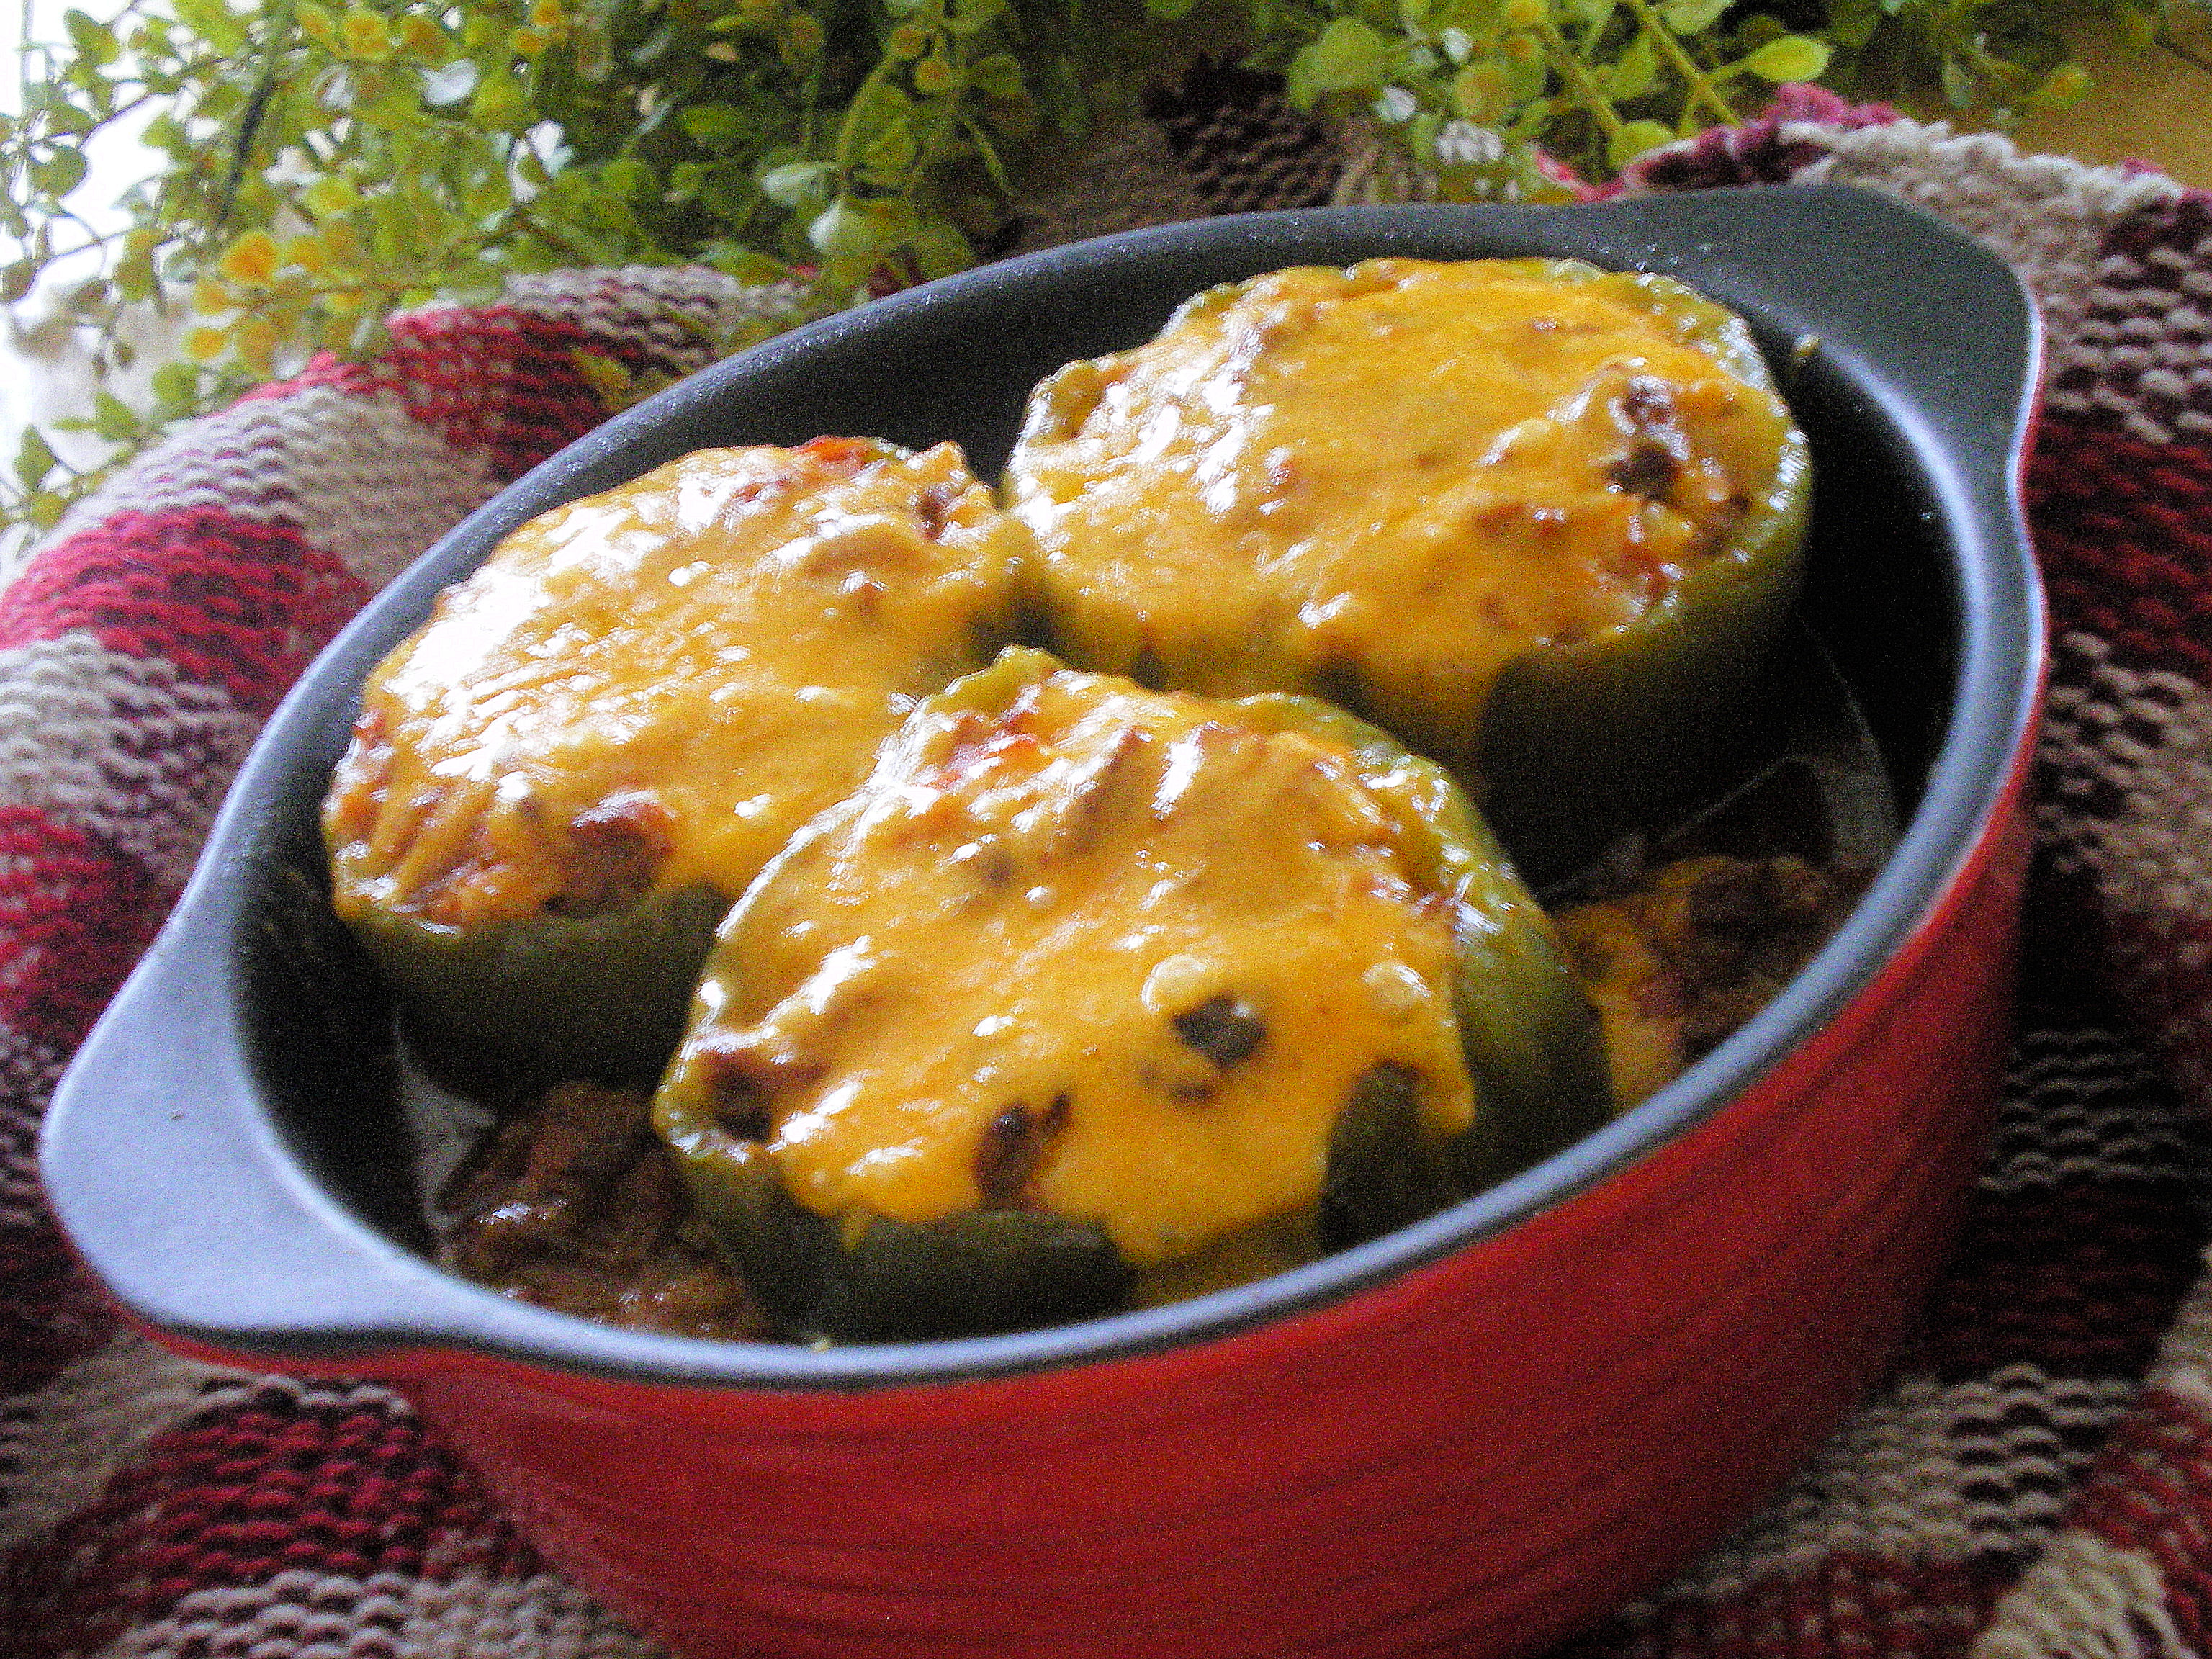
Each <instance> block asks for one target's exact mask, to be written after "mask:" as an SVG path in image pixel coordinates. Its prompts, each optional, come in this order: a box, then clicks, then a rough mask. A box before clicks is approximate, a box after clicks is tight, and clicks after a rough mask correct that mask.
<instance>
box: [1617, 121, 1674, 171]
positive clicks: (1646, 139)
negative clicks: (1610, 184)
mask: <svg viewBox="0 0 2212 1659" xmlns="http://www.w3.org/2000/svg"><path fill="white" fill-rule="evenodd" d="M1673 138H1674V133H1673V131H1671V130H1670V129H1669V128H1668V127H1667V126H1666V125H1664V124H1663V123H1662V122H1658V121H1631V122H1629V123H1628V124H1627V125H1626V126H1624V127H1622V128H1621V129H1620V131H1618V132H1616V133H1614V134H1613V136H1612V137H1610V138H1609V139H1607V141H1606V146H1605V159H1606V161H1607V162H1608V163H1610V164H1611V166H1612V167H1613V171H1614V172H1616V173H1618V172H1619V171H1620V169H1621V168H1623V167H1626V166H1627V165H1628V164H1629V163H1630V162H1631V161H1634V160H1635V159H1636V158H1637V157H1638V156H1639V155H1643V154H1644V151H1646V150H1648V149H1657V148H1658V147H1659V146H1660V145H1662V144H1664V143H1670V142H1671V141H1672V140H1673Z"/></svg>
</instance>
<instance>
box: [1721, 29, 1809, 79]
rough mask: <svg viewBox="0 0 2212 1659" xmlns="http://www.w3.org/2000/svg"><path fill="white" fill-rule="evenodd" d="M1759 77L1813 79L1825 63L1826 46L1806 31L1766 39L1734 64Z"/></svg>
mask: <svg viewBox="0 0 2212 1659" xmlns="http://www.w3.org/2000/svg"><path fill="white" fill-rule="evenodd" d="M1737 67H1738V68H1741V69H1742V70H1747V71H1748V72H1749V73H1751V74H1753V75H1756V76H1758V77H1759V79H1760V80H1762V81H1771V82H1775V83H1777V84H1780V83H1781V82H1784V81H1815V80H1818V79H1819V78H1820V71H1821V70H1825V69H1826V68H1827V67H1828V48H1827V47H1826V46H1824V45H1823V44H1821V43H1820V41H1818V40H1814V39H1813V37H1812V36H1811V35H1809V34H1785V35H1784V36H1782V37H1781V38H1780V39H1779V40H1769V41H1768V42H1767V43H1766V44H1765V46H1761V47H1760V48H1759V50H1758V51H1757V52H1753V53H1752V54H1751V56H1750V57H1748V58H1745V59H1743V60H1742V62H1741V64H1738V65H1737Z"/></svg>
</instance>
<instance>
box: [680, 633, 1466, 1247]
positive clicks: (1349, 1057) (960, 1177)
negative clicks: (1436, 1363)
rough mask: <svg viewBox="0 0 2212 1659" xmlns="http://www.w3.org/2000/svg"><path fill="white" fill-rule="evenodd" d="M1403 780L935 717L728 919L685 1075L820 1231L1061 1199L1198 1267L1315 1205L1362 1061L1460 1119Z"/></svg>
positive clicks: (1059, 686)
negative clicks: (827, 1226) (842, 1224)
mask: <svg viewBox="0 0 2212 1659" xmlns="http://www.w3.org/2000/svg"><path fill="white" fill-rule="evenodd" d="M1388 789H1389V781H1388V780H1387V779H1386V780H1383V781H1381V785H1380V789H1379V791H1378V790H1377V789H1370V787H1368V784H1367V783H1366V782H1365V781H1363V779H1362V777H1361V775H1360V774H1359V771H1358V766H1357V764H1356V763H1355V762H1354V761H1353V759H1352V756H1351V755H1350V754H1349V753H1348V752H1347V751H1346V750H1342V749H1340V748H1338V747H1335V746H1334V744H1331V743H1330V742H1328V741H1327V740H1325V739H1322V738H1316V737H1313V736H1310V735H1307V734H1305V733H1303V732H1296V731H1279V730H1269V729H1264V728H1263V727H1261V726H1255V725H1253V724H1240V721H1239V716H1238V711H1237V708H1236V707H1235V706H1234V705H1228V704H1220V703H1214V702H1207V701H1205V700H1200V699H1197V698H1193V697H1188V696H1176V695H1173V694H1156V693H1151V692H1146V691H1141V690H1138V689H1136V688H1135V687H1133V686H1131V685H1129V684H1127V682H1125V681H1121V680H1118V679H1109V678H1101V677H1093V676H1089V675H1081V674H1076V673H1073V672H1069V671H1057V672H1054V673H1051V674H1050V675H1049V676H1048V677H1045V678H1041V679H1039V680H1036V681H1035V682H1033V683H1032V684H1030V685H1029V686H1028V687H1027V689H1025V690H1024V691H1023V692H1022V693H1021V694H1020V695H1019V696H1018V697H1017V698H1015V699H1014V700H1013V701H1012V702H1011V704H1010V705H1009V706H1007V707H1006V708H1004V709H1003V711H1000V712H988V713H987V712H979V711H975V710H972V709H969V710H962V709H958V708H947V709H945V710H943V711H939V709H937V708H936V707H935V706H932V707H931V708H925V709H924V710H923V711H922V712H921V714H917V715H916V716H915V719H914V720H912V721H910V722H909V723H908V726H907V728H906V729H905V731H904V732H902V735H901V736H900V738H898V739H897V740H896V742H895V743H894V744H892V745H890V747H889V748H887V749H886V750H885V752H884V759H883V761H882V762H881V763H879V765H878V768H877V769H876V771H875V772H874V773H873V774H872V775H871V777H870V778H869V780H868V781H867V782H866V785H864V786H863V787H862V788H861V789H860V792H859V793H857V794H856V795H855V796H854V798H853V799H851V800H850V801H848V803H846V804H845V805H843V806H842V807H841V808H839V809H837V810H836V811H834V812H832V813H830V814H828V815H826V816H825V817H823V819H821V820H817V823H816V824H815V825H814V826H813V827H812V828H811V829H810V830H808V831H807V832H806V833H805V834H803V835H802V836H800V837H799V839H798V840H797V841H796V842H793V846H792V848H790V850H789V851H787V853H786V854H784V855H783V857H782V858H781V859H780V860H778V861H777V863H776V864H775V865H774V866H771V868H770V870H769V872H768V873H767V874H765V875H764V876H763V878H762V880H761V881H760V882H759V883H758V884H756V885H755V887H754V888H753V889H752V890H751V891H750V893H749V894H748V895H747V896H746V898H745V901H744V903H743V904H742V905H741V906H740V907H739V908H738V910H737V911H736V912H733V913H732V916H731V917H730V919H729V921H728V922H727V923H726V926H725V928H724V931H723V935H722V939H721V942H720V947H719V949H718V951H717V957H716V964H718V965H717V966H712V967H710V970H709V973H708V978H707V980H706V982H705V984H704V985H703V987H702V990H701V993H700V995H699V998H698V1000H697V1002H696V1004H695V1007H696V1010H697V1011H698V1014H699V1018H698V1020H697V1022H696V1023H695V1025H694V1029H693V1032H692V1035H691V1036H690V1038H689V1039H688V1040H687V1042H686V1045H685V1048H684V1051H683V1052H682V1053H681V1054H679V1055H678V1060H677V1062H676V1065H677V1067H678V1072H677V1073H675V1074H674V1075H675V1076H676V1077H677V1078H678V1079H680V1078H681V1075H682V1073H683V1071H684V1068H687V1067H692V1066H703V1067H705V1068H707V1071H706V1076H705V1079H704V1084H705V1088H706V1090H707V1091H708V1092H707V1094H706V1095H705V1097H706V1098H708V1099H711V1100H712V1101H714V1103H715V1104H714V1110H715V1112H716V1114H717V1115H718V1116H719V1118H720V1121H722V1122H723V1123H724V1124H726V1126H728V1127H732V1128H733V1129H736V1130H738V1132H739V1133H743V1134H747V1135H750V1136H752V1137H755V1138H757V1139H762V1140H764V1141H765V1142H766V1143H767V1147H768V1151H769V1152H770V1153H771V1155H772V1156H773V1157H774V1158H775V1159H776V1160H777V1161H778V1163H779V1164H780V1166H781V1171H782V1174H783V1176H784V1180H785V1184H786V1185H787V1188H789V1190H790V1191H791V1192H792V1194H793V1196H794V1197H796V1198H797V1199H798V1200H799V1202H801V1203H802V1204H805V1205H806V1206H810V1207H811V1208H813V1209H815V1210H816V1211H817V1212H822V1213H824V1214H828V1215H831V1216H839V1217H843V1218H847V1219H848V1221H850V1220H851V1219H853V1218H858V1217H861V1216H865V1215H867V1214H873V1215H878V1216H883V1217H888V1218H893V1219H897V1220H903V1221H915V1222H919V1221H926V1220H932V1219H935V1218H940V1217H944V1216H947V1215H951V1214H955V1213H958V1212H964V1211H967V1210H969V1209H972V1208H975V1207H977V1206H987V1207H1000V1208H1005V1207H1013V1208H1042V1209H1046V1210H1049V1211H1052V1212H1055V1213H1058V1214H1060V1215H1064V1216H1067V1217H1070V1218H1078V1219H1082V1220H1085V1221H1094V1220H1095V1221H1097V1222H1100V1223H1102V1224H1103V1225H1104V1227H1105V1228H1106V1230H1107V1231H1108V1233H1109V1236H1110V1237H1112V1239H1113V1241H1114V1243H1115V1245H1116V1247H1117V1248H1118V1249H1119V1250H1120V1251H1121V1255H1122V1256H1123V1257H1124V1259H1125V1260H1127V1261H1128V1262H1130V1263H1131V1264H1132V1265H1133V1266H1135V1267H1150V1266H1153V1265H1155V1264H1158V1263H1162V1262H1169V1261H1176V1260H1178V1259H1181V1258H1184V1257H1187V1256H1188V1255H1191V1254H1193V1253H1194V1252H1195V1251H1198V1250H1200V1249H1205V1248H1206V1247H1207V1246H1209V1245H1211V1244H1212V1243H1215V1242H1217V1241H1219V1240H1222V1239H1224V1238H1228V1237H1233V1236H1235V1235H1237V1234H1238V1233H1239V1232H1240V1231H1242V1230H1244V1229H1248V1228H1251V1227H1254V1226H1255V1225H1260V1224H1263V1223H1266V1222H1267V1221H1269V1220H1270V1219H1271V1218H1279V1217H1283V1216H1285V1215H1286V1214H1290V1213H1293V1212H1297V1210H1298V1208H1299V1206H1310V1205H1311V1204H1312V1203H1313V1201H1314V1200H1315V1199H1316V1196H1317V1194H1319V1192H1320V1189H1321V1187H1322V1179H1323V1175H1324V1171H1325V1166H1326V1162H1327V1157H1328V1140H1329V1134H1330V1131H1331V1129H1332V1127H1333V1126H1334V1123H1335V1121H1336V1119H1337V1117H1338V1115H1340V1112H1341V1111H1342V1110H1343V1109H1344V1107H1345V1105H1346V1102H1347V1100H1348V1098H1349V1097H1351V1095H1352V1091H1353V1086H1354V1085H1355V1084H1356V1083H1357V1082H1358V1079H1360V1078H1361V1077H1362V1076H1363V1075H1364V1074H1365V1073H1368V1072H1369V1071H1370V1069H1371V1068H1374V1067H1376V1066H1393V1067H1398V1068H1402V1069H1403V1071H1404V1072H1405V1073H1407V1074H1409V1075H1410V1076H1411V1078H1412V1079H1413V1080H1414V1082H1413V1086H1414V1089H1415V1092H1416V1099H1417V1103H1418V1109H1419V1112H1420V1114H1421V1115H1422V1119H1423V1123H1424V1127H1425V1129H1427V1130H1428V1131H1430V1132H1432V1133H1434V1134H1435V1136H1436V1137H1437V1139H1443V1138H1444V1137H1446V1136H1449V1135H1450V1134H1452V1133H1456V1132H1458V1131H1459V1130H1462V1129H1463V1128H1465V1127H1467V1125H1468V1122H1469V1121H1470V1120H1471V1115H1472V1112H1473V1109H1474V1106H1473V1099H1472V1092H1471V1088H1470V1085H1469V1083H1468V1076H1467V1071H1466V1063H1465V1060H1464V1057H1463V1055H1462V1052H1461V1048H1460V1043H1459V1037H1458V1032H1457V1027H1456V1024H1455V1019H1454V1017H1453V1013H1452V1006H1451V1005H1452V990H1453V984H1454V972H1455V943H1454V920H1455V918H1454V906H1453V903H1452V902H1451V901H1450V899H1449V897H1448V896H1445V895H1443V894H1441V893H1438V892H1437V891H1435V890H1431V889H1430V888H1428V887H1426V886H1425V885H1424V884H1423V883H1422V882H1421V881H1419V879H1417V878H1416V877H1415V876H1414V874H1413V866H1412V864H1411V863H1410V862H1409V858H1408V854H1407V839H1408V837H1407V831H1406V830H1405V829H1404V828H1403V823H1402V820H1401V819H1400V818H1398V817H1394V816H1393V814H1392V813H1391V812H1390V811H1388V810H1386V806H1385V804H1384V802H1385V799H1386V798H1387V793H1388ZM678 1086H682V1085H681V1084H680V1083H679V1084H678Z"/></svg>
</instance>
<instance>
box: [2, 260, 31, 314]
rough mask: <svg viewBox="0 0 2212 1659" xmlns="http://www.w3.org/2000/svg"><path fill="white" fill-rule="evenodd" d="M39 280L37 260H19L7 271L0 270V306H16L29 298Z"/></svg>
mask: <svg viewBox="0 0 2212 1659" xmlns="http://www.w3.org/2000/svg"><path fill="white" fill-rule="evenodd" d="M38 280H39V267H38V264H37V262H36V261H35V260H31V259H17V260H15V261H13V262H12V263H11V264H9V265H8V266H7V268H6V269H5V270H0V305H10V306H12V305H14V304H15V303H16V302H17V301H20V300H22V299H25V298H27V296H28V295H29V294H30V292H31V289H33V288H34V287H35V286H36V285H37V283H38Z"/></svg>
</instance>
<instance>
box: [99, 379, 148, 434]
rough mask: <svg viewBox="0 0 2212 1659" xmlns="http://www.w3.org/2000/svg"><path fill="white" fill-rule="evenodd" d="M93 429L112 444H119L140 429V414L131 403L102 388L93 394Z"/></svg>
mask: <svg viewBox="0 0 2212 1659" xmlns="http://www.w3.org/2000/svg"><path fill="white" fill-rule="evenodd" d="M92 429H93V431H94V432H95V433H97V434H98V435H100V437H102V438H105V439H106V440H107V441H108V442H110V443H112V444H119V443H121V442H123V441H125V439H127V438H129V437H130V436H131V435H132V434H133V433H135V432H137V430H138V416H137V412H136V411H135V410H132V409H131V405H130V404H126V403H125V402H124V401H123V399H122V398H118V397H117V396H116V395H115V394H114V393H113V392H109V391H107V390H106V389H105V388H102V389H100V390H99V391H96V392H94V393H93V394H92Z"/></svg>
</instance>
